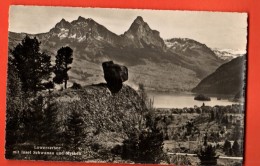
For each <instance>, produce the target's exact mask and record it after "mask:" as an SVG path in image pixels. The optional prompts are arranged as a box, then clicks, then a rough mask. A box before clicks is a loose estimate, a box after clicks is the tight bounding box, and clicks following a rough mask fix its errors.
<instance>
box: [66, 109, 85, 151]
mask: <svg viewBox="0 0 260 166" xmlns="http://www.w3.org/2000/svg"><path fill="white" fill-rule="evenodd" d="M67 122H68V126H67V131H66V134H65V135H66V138H65V143H67V145H70V146H72V147H70V148H72V149H75V148H78V147H80V146H81V145H82V144H83V143H84V137H85V135H84V128H85V123H84V120H83V117H82V116H81V115H80V114H79V113H78V112H76V111H73V112H71V114H70V116H69V117H68V121H67Z"/></svg>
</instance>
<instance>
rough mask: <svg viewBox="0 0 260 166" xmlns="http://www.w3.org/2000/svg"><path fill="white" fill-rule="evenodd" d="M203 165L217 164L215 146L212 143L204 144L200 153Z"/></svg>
mask: <svg viewBox="0 0 260 166" xmlns="http://www.w3.org/2000/svg"><path fill="white" fill-rule="evenodd" d="M198 157H199V159H200V162H201V165H205V166H206V165H217V157H216V152H215V148H214V147H212V146H211V145H206V146H203V147H202V148H201V150H200V152H199V154H198Z"/></svg>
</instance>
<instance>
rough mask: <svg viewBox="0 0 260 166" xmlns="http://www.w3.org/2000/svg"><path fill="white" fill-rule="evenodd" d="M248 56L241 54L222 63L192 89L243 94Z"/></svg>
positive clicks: (204, 91)
mask: <svg viewBox="0 0 260 166" xmlns="http://www.w3.org/2000/svg"><path fill="white" fill-rule="evenodd" d="M245 67H246V57H245V55H244V56H240V57H237V58H235V59H233V60H231V61H230V62H227V63H225V64H223V65H221V66H220V67H219V68H218V69H217V70H216V71H215V72H214V73H212V74H210V75H209V76H207V77H206V78H205V79H203V80H202V81H201V82H200V83H199V84H198V86H196V87H195V88H194V89H193V90H192V91H193V92H195V93H203V94H223V95H233V96H235V95H236V96H241V93H242V89H243V88H244V86H245V82H246V80H245V73H246V68H245Z"/></svg>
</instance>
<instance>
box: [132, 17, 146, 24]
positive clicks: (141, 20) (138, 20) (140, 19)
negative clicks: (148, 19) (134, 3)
mask: <svg viewBox="0 0 260 166" xmlns="http://www.w3.org/2000/svg"><path fill="white" fill-rule="evenodd" d="M134 22H135V23H137V24H142V23H144V20H143V18H142V17H141V16H137V17H136V19H135V20H134Z"/></svg>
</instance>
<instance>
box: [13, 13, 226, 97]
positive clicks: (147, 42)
mask: <svg viewBox="0 0 260 166" xmlns="http://www.w3.org/2000/svg"><path fill="white" fill-rule="evenodd" d="M25 35H26V34H25V33H14V32H9V48H10V49H12V48H14V46H16V45H17V44H18V43H19V42H20V41H21V40H22V39H23V38H24V37H25ZM27 35H29V36H36V37H37V38H38V39H39V40H40V41H41V50H42V51H45V52H46V53H48V54H50V55H51V56H52V61H53V62H54V60H55V55H56V53H57V50H58V49H59V48H61V47H62V46H70V47H71V48H72V49H73V50H74V60H73V65H72V69H71V70H70V72H69V76H70V82H77V83H80V84H82V85H87V84H92V83H99V82H104V79H103V72H102V68H101V63H102V62H103V61H106V60H113V61H114V62H116V63H121V64H123V65H125V66H127V67H128V69H129V81H128V82H127V83H128V84H130V85H132V86H134V87H135V86H137V85H138V84H139V83H143V84H144V85H145V86H146V87H147V89H149V90H154V91H167V92H168V91H174V92H176V91H178V92H180V91H190V90H191V89H192V88H194V87H195V86H196V85H197V84H198V83H199V82H200V81H201V80H202V79H203V78H205V77H206V76H208V75H209V74H211V73H213V72H214V71H215V70H216V69H217V68H218V67H219V66H220V65H221V64H224V63H225V62H227V61H228V60H227V59H223V58H221V57H219V56H217V55H216V53H215V52H214V51H213V50H212V49H210V48H209V47H207V46H206V45H205V44H202V43H199V42H198V41H195V40H192V39H182V38H172V39H167V40H163V39H162V38H161V37H160V33H159V32H158V31H156V30H152V29H151V28H150V27H149V25H148V24H147V23H146V22H145V21H144V20H143V18H142V17H140V16H138V17H137V18H136V19H135V20H134V21H133V23H132V24H131V26H130V28H129V29H128V30H127V31H126V32H125V33H124V34H122V35H117V34H115V33H113V32H111V31H109V30H108V29H107V28H106V27H105V26H103V25H101V24H99V23H97V22H95V21H94V20H93V19H90V18H89V19H85V18H83V17H78V19H77V20H74V21H72V22H68V21H66V20H65V19H62V20H61V21H60V22H58V23H57V24H56V25H55V26H54V27H53V28H52V29H50V31H49V32H46V33H41V34H34V35H32V34H27Z"/></svg>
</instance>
